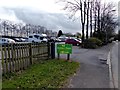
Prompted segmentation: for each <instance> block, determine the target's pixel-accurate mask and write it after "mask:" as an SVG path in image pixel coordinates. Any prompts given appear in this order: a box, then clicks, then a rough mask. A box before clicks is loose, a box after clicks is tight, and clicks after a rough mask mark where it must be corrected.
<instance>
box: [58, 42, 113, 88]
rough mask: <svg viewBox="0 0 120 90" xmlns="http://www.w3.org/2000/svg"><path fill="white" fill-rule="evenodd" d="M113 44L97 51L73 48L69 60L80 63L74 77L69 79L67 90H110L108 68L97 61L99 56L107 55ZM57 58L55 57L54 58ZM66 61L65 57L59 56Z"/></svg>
mask: <svg viewBox="0 0 120 90" xmlns="http://www.w3.org/2000/svg"><path fill="white" fill-rule="evenodd" d="M113 45H114V43H111V44H109V45H107V46H104V47H102V48H99V49H83V48H79V47H75V46H73V54H72V55H71V57H70V59H71V60H72V61H76V62H80V68H79V70H78V71H77V73H76V75H75V76H73V77H71V78H70V81H69V83H68V85H67V86H66V87H68V88H110V84H109V81H110V79H109V68H108V65H107V64H102V63H101V62H100V60H99V59H98V57H99V55H101V54H105V53H108V52H109V51H110V49H111V47H112V46H113ZM56 57H57V56H56ZM60 58H64V59H66V55H60Z"/></svg>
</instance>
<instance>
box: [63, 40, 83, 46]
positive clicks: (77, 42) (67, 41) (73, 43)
mask: <svg viewBox="0 0 120 90" xmlns="http://www.w3.org/2000/svg"><path fill="white" fill-rule="evenodd" d="M65 44H72V45H75V46H76V45H77V46H78V45H80V44H81V42H80V41H79V40H77V39H67V40H66V41H65Z"/></svg>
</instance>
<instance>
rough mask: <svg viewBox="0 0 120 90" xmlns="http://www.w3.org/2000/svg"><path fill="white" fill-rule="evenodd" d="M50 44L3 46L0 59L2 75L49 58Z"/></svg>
mask: <svg viewBox="0 0 120 90" xmlns="http://www.w3.org/2000/svg"><path fill="white" fill-rule="evenodd" d="M50 47H51V46H50V43H21V44H8V45H3V46H2V50H1V54H2V57H1V58H0V59H1V61H2V70H3V74H6V73H10V72H17V71H20V70H24V69H26V68H27V67H28V66H30V65H31V64H33V63H36V62H37V61H38V60H45V59H48V58H49V57H50Z"/></svg>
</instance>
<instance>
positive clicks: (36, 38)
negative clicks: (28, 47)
mask: <svg viewBox="0 0 120 90" xmlns="http://www.w3.org/2000/svg"><path fill="white" fill-rule="evenodd" d="M47 41H48V40H47V36H46V35H44V34H33V35H30V36H29V37H28V42H47Z"/></svg>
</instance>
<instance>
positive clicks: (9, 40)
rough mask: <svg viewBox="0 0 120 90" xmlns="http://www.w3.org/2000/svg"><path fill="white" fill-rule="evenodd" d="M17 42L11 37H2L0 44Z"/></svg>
mask: <svg viewBox="0 0 120 90" xmlns="http://www.w3.org/2000/svg"><path fill="white" fill-rule="evenodd" d="M8 43H15V41H14V40H13V39H10V38H0V44H8Z"/></svg>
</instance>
